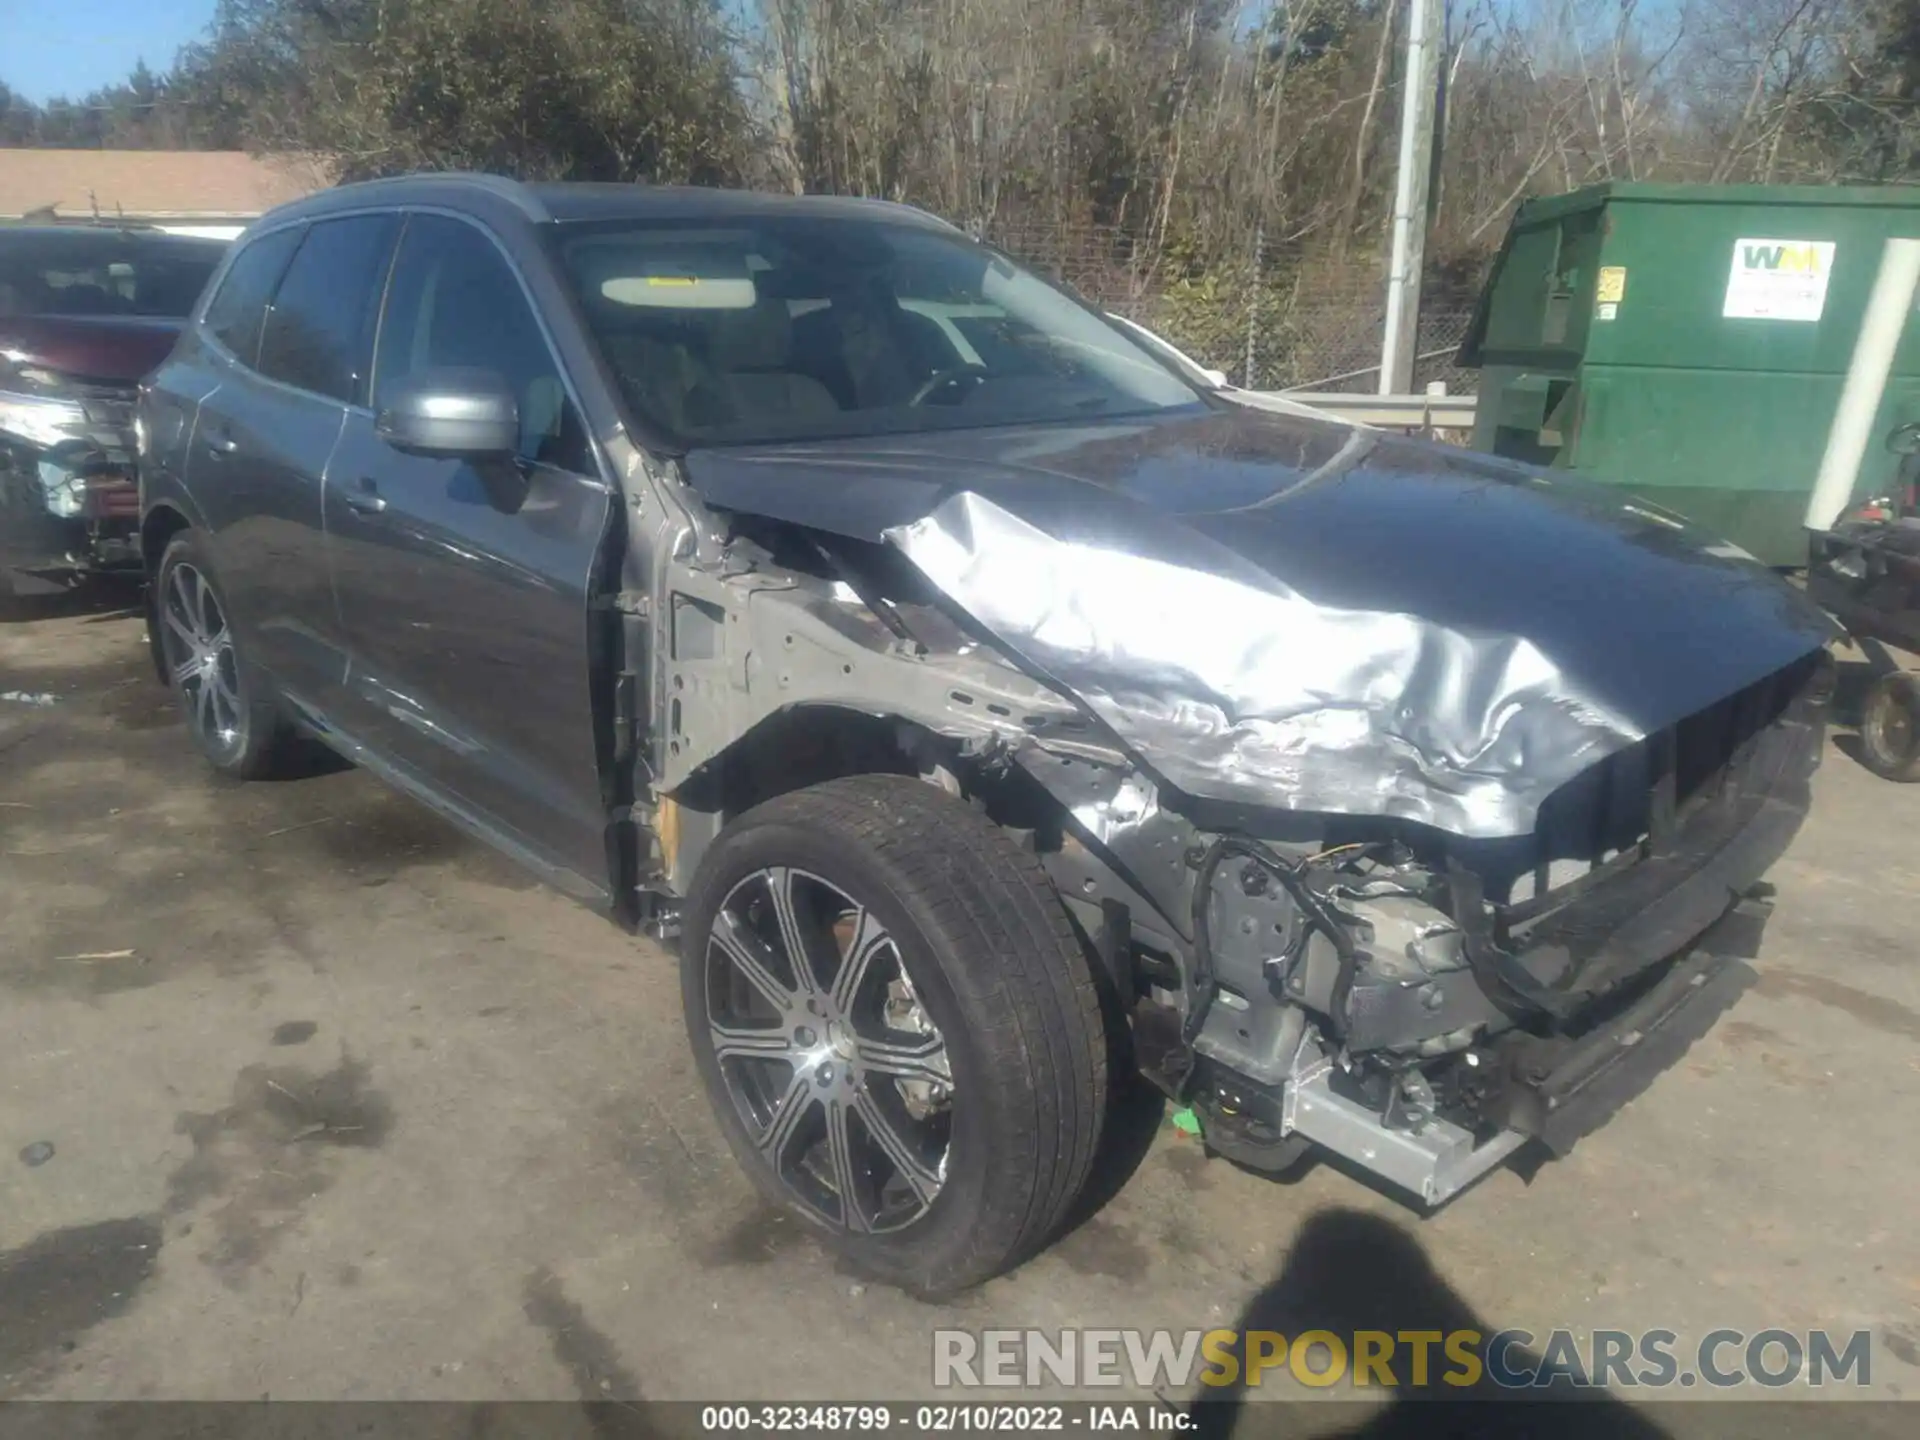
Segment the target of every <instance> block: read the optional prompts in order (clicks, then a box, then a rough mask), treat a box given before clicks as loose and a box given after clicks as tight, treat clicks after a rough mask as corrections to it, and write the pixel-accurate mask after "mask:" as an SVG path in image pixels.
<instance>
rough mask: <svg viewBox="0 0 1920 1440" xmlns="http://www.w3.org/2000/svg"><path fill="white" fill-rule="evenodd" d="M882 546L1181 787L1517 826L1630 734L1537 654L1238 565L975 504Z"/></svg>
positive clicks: (1473, 829) (1519, 643) (1341, 809)
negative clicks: (1090, 534) (1313, 597)
mask: <svg viewBox="0 0 1920 1440" xmlns="http://www.w3.org/2000/svg"><path fill="white" fill-rule="evenodd" d="M888 539H889V540H891V541H892V542H893V543H894V544H895V545H897V546H898V547H899V548H900V549H901V550H902V551H904V552H905V553H906V555H907V557H908V558H909V559H911V560H912V561H913V562H914V564H915V565H916V566H918V567H919V569H920V570H922V571H923V572H924V573H925V574H926V575H927V577H928V578H929V579H930V580H932V581H933V582H934V584H936V585H938V586H939V587H940V588H941V589H942V590H943V591H945V592H946V594H947V595H948V596H950V597H951V598H952V599H953V600H955V601H956V602H957V603H958V604H960V605H961V606H962V607H963V608H965V609H966V610H967V611H968V612H969V613H970V614H971V615H973V617H974V618H975V619H976V620H978V621H979V622H980V623H981V624H983V625H985V626H986V627H987V628H988V629H989V630H992V631H993V632H994V633H995V634H997V635H999V636H1000V637H1001V638H1002V639H1004V640H1005V641H1006V642H1007V643H1008V644H1009V645H1011V646H1012V647H1013V648H1014V649H1015V650H1017V651H1018V652H1019V653H1020V654H1021V655H1022V656H1024V657H1025V658H1027V659H1028V660H1029V661H1030V662H1032V663H1033V664H1034V665H1036V666H1037V667H1038V668H1040V669H1041V670H1043V671H1045V672H1046V673H1047V674H1048V675H1049V676H1050V677H1051V678H1053V679H1054V680H1055V681H1057V682H1059V683H1060V684H1062V685H1064V686H1066V687H1067V688H1068V689H1070V690H1072V691H1073V692H1074V693H1075V694H1077V695H1078V696H1079V697H1080V698H1081V699H1082V700H1084V701H1085V702H1086V703H1087V705H1088V706H1089V707H1090V708H1091V709H1092V710H1093V711H1094V713H1095V714H1096V715H1098V716H1099V717H1100V719H1101V720H1103V721H1105V722H1106V724H1107V725H1109V726H1110V727H1111V728H1112V729H1113V731H1114V733H1115V734H1117V735H1118V736H1120V738H1121V739H1122V740H1124V741H1126V742H1127V743H1128V744H1129V745H1130V746H1132V747H1134V748H1135V749H1137V750H1138V751H1139V752H1140V753H1141V754H1142V755H1143V756H1144V757H1145V758H1146V759H1147V760H1148V763H1149V764H1151V765H1152V766H1153V768H1154V769H1155V770H1157V771H1158V772H1159V773H1160V774H1161V775H1163V776H1164V777H1165V778H1166V779H1167V780H1168V781H1169V782H1170V783H1171V784H1173V785H1174V786H1175V787H1177V788H1179V789H1181V790H1184V791H1186V792H1187V793H1189V794H1192V795H1198V796H1206V797H1211V798H1214V799H1219V800H1231V801H1242V802H1247V803H1252V804H1258V805H1273V804H1276V803H1281V804H1285V805H1287V806H1289V807H1291V808H1295V809H1303V810H1317V811H1330V812H1334V813H1339V814H1357V815H1392V816H1398V817H1401V818H1404V819H1409V820H1418V821H1422V822H1424V823H1426V824H1430V825H1436V826H1438V827H1440V828H1441V829H1444V830H1450V831H1453V832H1455V833H1458V834H1466V835H1486V836H1491V835H1510V834H1522V833H1525V832H1527V831H1529V830H1531V829H1532V828H1533V821H1534V813H1535V811H1536V810H1537V808H1538V807H1539V805H1540V803H1541V801H1543V800H1545V799H1546V797H1547V796H1548V795H1549V794H1551V793H1552V792H1553V791H1554V790H1556V789H1557V788H1559V786H1561V785H1562V784H1564V783H1565V782H1566V781H1568V780H1570V779H1572V778H1573V777H1574V776H1575V775H1577V774H1579V773H1580V772H1581V771H1582V770H1584V769H1586V768H1587V767H1588V766H1589V765H1592V764H1593V763H1594V762H1595V761H1597V760H1598V759H1600V758H1601V757H1602V756H1603V755H1606V754H1608V753H1610V752H1611V751H1613V750H1616V749H1620V748H1622V747H1624V746H1626V745H1630V744H1632V743H1634V742H1635V741H1637V740H1639V739H1641V738H1642V736H1641V734H1640V733H1639V731H1638V730H1637V729H1636V727H1635V726H1634V725H1633V723H1632V722H1631V721H1630V720H1628V719H1627V718H1626V717H1624V716H1622V715H1620V714H1618V713H1616V712H1615V711H1613V710H1612V709H1610V708H1609V707H1608V706H1607V705H1606V704H1604V703H1603V702H1601V701H1599V700H1598V699H1597V698H1595V697H1592V696H1590V695H1588V694H1586V693H1584V692H1583V690H1582V689H1581V687H1580V686H1579V684H1578V683H1577V682H1576V681H1573V680H1571V679H1570V677H1567V676H1565V675H1563V674H1562V673H1561V672H1560V671H1559V669H1558V668H1557V667H1556V666H1555V665H1554V663H1553V662H1552V661H1551V660H1550V659H1548V658H1547V657H1546V656H1545V655H1544V654H1542V653H1541V652H1540V650H1539V649H1538V648H1537V647H1536V646H1535V645H1533V644H1532V643H1531V642H1530V641H1527V640H1524V639H1519V638H1515V637H1512V636H1496V635H1473V634H1469V633H1465V632H1462V631H1459V630H1454V629H1450V628H1449V627H1447V626H1444V625H1437V624H1434V623H1432V622H1430V621H1425V620H1422V619H1420V618H1418V617H1415V616H1411V615H1398V614H1381V613H1375V612H1368V611H1362V610H1350V609H1343V608H1336V607H1331V606H1323V605H1316V604H1314V603H1313V602H1311V601H1309V600H1306V599H1303V598H1302V597H1301V596H1300V595H1298V594H1297V593H1295V592H1294V591H1292V590H1291V589H1289V588H1288V587H1287V586H1285V585H1284V584H1281V583H1280V582H1279V581H1277V580H1275V579H1273V578H1272V577H1270V576H1263V575H1260V574H1259V573H1257V572H1255V571H1253V570H1252V567H1250V566H1233V565H1228V564H1225V563H1223V564H1222V566H1221V571H1222V572H1224V573H1216V572H1209V571H1204V570H1199V569H1195V568H1192V567H1191V566H1188V565H1182V564H1175V563H1169V562H1168V561H1166V560H1164V559H1161V558H1159V557H1156V556H1153V555H1142V554H1134V553H1129V552H1125V551H1119V550H1112V549H1107V548H1103V547H1101V546H1099V545H1097V544H1086V543H1082V542H1078V541H1075V540H1072V539H1063V538H1056V537H1055V536H1052V535H1049V534H1047V533H1046V532H1045V531H1043V530H1041V529H1040V528H1039V527H1038V526H1036V525H1033V524H1030V523H1028V522H1027V521H1025V520H1022V519H1021V518H1020V517H1018V516H1016V515H1011V514H1009V513H1007V511H1005V510H1003V509H1001V508H1000V507H999V506H998V505H996V504H994V503H993V502H992V501H989V500H985V499H982V498H981V497H980V496H978V495H973V494H968V493H962V494H960V495H956V496H954V497H952V498H951V499H949V500H947V501H945V502H944V503H942V504H941V505H940V506H938V507H937V508H936V509H935V510H934V512H933V513H932V514H931V515H929V516H927V517H926V518H925V519H924V520H920V521H916V522H915V523H913V524H911V525H906V526H902V527H900V528H898V529H896V530H894V531H892V532H890V533H889V535H888ZM1224 558H1225V557H1223V559H1224Z"/></svg>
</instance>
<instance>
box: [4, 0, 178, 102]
mask: <svg viewBox="0 0 1920 1440" xmlns="http://www.w3.org/2000/svg"><path fill="white" fill-rule="evenodd" d="M214 3H215V0H0V80H4V81H6V82H7V84H8V85H10V86H11V87H12V88H13V89H14V90H16V91H18V92H19V93H20V94H22V95H24V96H26V97H27V98H28V99H29V100H46V99H48V98H50V97H52V96H55V95H68V96H80V95H84V94H86V93H87V92H88V91H89V90H97V89H99V88H100V87H101V86H103V85H111V84H112V83H113V82H114V81H116V80H119V79H121V78H123V77H124V76H125V75H126V73H127V72H128V71H129V70H131V69H133V66H134V62H135V61H138V60H145V61H146V62H147V64H148V66H149V67H151V68H152V69H154V70H165V69H166V68H167V67H168V66H169V65H171V64H172V63H173V57H174V54H175V53H176V52H177V51H178V50H179V49H180V47H181V46H182V45H185V44H187V43H188V42H189V41H192V40H196V39H198V38H199V36H200V33H201V32H202V31H203V30H205V29H206V27H207V24H208V22H209V21H211V20H212V19H213V7H214Z"/></svg>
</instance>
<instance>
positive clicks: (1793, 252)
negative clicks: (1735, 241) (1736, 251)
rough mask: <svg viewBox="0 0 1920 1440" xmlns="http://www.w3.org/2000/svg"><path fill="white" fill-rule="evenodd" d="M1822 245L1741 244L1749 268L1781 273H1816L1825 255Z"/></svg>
mask: <svg viewBox="0 0 1920 1440" xmlns="http://www.w3.org/2000/svg"><path fill="white" fill-rule="evenodd" d="M1826 248H1828V247H1826V246H1822V245H1767V244H1760V245H1743V246H1742V247H1741V253H1742V254H1744V255H1745V257H1746V266H1747V269H1749V270H1769V271H1773V272H1774V273H1776V274H1782V275H1817V274H1819V273H1820V270H1821V268H1822V262H1823V260H1824V259H1825V257H1824V256H1823V255H1822V254H1821V253H1820V252H1821V251H1822V250H1824V249H1826Z"/></svg>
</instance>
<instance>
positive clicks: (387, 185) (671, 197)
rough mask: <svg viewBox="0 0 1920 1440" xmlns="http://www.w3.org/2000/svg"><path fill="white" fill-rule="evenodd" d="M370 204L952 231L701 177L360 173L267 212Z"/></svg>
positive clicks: (885, 210) (928, 218) (561, 220)
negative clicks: (864, 223)
mask: <svg viewBox="0 0 1920 1440" xmlns="http://www.w3.org/2000/svg"><path fill="white" fill-rule="evenodd" d="M370 204H382V205H447V206H450V207H452V208H456V209H462V210H465V209H473V210H475V211H478V212H484V211H486V210H488V209H490V208H495V207H499V206H501V205H506V206H511V207H512V208H513V209H514V210H516V211H518V212H519V214H520V215H521V217H522V218H524V219H526V220H529V221H532V222H534V223H536V224H541V223H557V224H568V223H579V222H588V221H596V220H639V221H646V220H698V219H704V218H709V217H711V218H715V219H742V220H744V219H754V218H767V217H772V216H779V215H817V216H820V217H823V218H839V219H868V220H876V221H881V222H887V223H893V224H904V225H916V226H922V227H925V228H929V229H938V230H945V231H952V230H953V228H954V227H952V226H950V225H948V224H947V223H946V222H945V221H944V220H940V219H936V218H935V217H934V216H932V215H929V214H927V213H926V212H925V211H924V210H917V209H915V208H914V207H912V206H911V205H899V204H895V203H893V202H892V201H887V200H868V199H862V198H859V197H854V196H843V195H786V194H778V193H772V192H766V191H758V190H724V189H719V188H715V187H707V186H700V185H646V184H634V185H621V184H605V183H594V182H585V181H573V182H564V183H561V182H540V183H535V184H523V183H521V182H519V181H517V180H509V179H507V178H505V177H504V176H500V175H479V174H467V173H461V172H450V173H438V174H424V175H402V176H397V177H395V178H393V179H388V180H363V181H359V182H357V183H355V184H350V185H338V186H335V187H333V188H332V189H330V190H322V191H320V192H318V193H317V194H314V195H310V196H307V197H306V198H304V199H301V200H296V201H294V202H293V203H292V204H289V205H283V206H281V207H280V208H278V209H276V210H273V211H271V212H269V214H268V216H267V217H266V218H268V219H273V220H278V219H281V218H287V219H293V218H300V217H309V218H310V217H316V216H319V215H324V214H327V213H330V212H332V211H336V210H349V209H357V208H360V207H362V206H366V205H370Z"/></svg>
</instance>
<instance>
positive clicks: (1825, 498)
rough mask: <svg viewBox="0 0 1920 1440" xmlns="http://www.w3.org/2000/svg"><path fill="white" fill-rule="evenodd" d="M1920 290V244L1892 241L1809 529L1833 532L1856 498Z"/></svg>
mask: <svg viewBox="0 0 1920 1440" xmlns="http://www.w3.org/2000/svg"><path fill="white" fill-rule="evenodd" d="M1916 290H1920V240H1889V241H1887V247H1886V249H1884V250H1883V251H1881V252H1880V273H1879V275H1878V276H1877V277H1875V279H1874V282H1873V294H1872V295H1871V296H1869V297H1868V299H1867V313H1866V315H1865V316H1864V317H1862V319H1861V321H1860V338H1859V339H1858V340H1857V341H1856V342H1855V343H1854V347H1853V363H1852V365H1850V366H1849V367H1848V369H1847V380H1846V384H1844V385H1843V386H1841V388H1840V405H1839V407H1838V408H1837V409H1836V410H1835V411H1834V415H1833V429H1831V430H1829V431H1828V432H1827V453H1826V456H1825V458H1824V459H1822V460H1821V462H1820V477H1819V479H1817V480H1815V481H1814V484H1813V494H1812V495H1811V496H1809V497H1808V499H1807V528H1808V529H1809V530H1831V529H1832V528H1833V523H1834V521H1836V520H1838V519H1839V518H1840V515H1841V513H1842V512H1843V511H1844V510H1845V509H1846V508H1847V503H1848V502H1849V501H1850V500H1852V499H1853V492H1854V489H1855V487H1856V486H1858V484H1859V483H1860V462H1861V461H1862V460H1864V459H1865V458H1866V455H1867V446H1868V445H1869V444H1871V443H1872V441H1873V420H1874V417H1875V416H1876V415H1878V414H1879V413H1880V401H1881V398H1882V397H1883V396H1884V395H1885V394H1886V393H1887V376H1888V375H1890V374H1891V373H1892V372H1893V357H1894V354H1895V352H1896V351H1898V350H1899V348H1900V337H1901V336H1902V335H1904V334H1905V333H1906V329H1907V316H1908V315H1910V314H1912V313H1913V297H1914V292H1915V291H1916Z"/></svg>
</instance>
